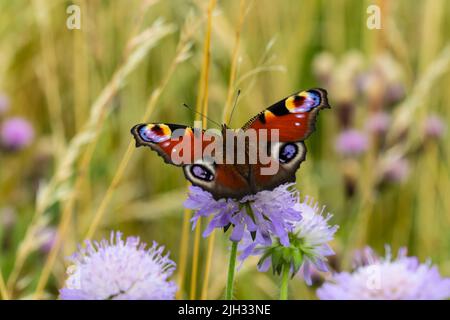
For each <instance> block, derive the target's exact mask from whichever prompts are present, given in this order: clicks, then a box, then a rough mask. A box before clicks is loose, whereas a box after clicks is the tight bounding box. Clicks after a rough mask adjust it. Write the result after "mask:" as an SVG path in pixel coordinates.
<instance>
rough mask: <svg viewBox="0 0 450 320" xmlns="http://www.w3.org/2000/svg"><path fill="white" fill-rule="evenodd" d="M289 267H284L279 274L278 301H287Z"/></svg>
mask: <svg viewBox="0 0 450 320" xmlns="http://www.w3.org/2000/svg"><path fill="white" fill-rule="evenodd" d="M288 284H289V267H288V266H286V265H284V266H283V271H282V273H281V286H280V300H287V299H288Z"/></svg>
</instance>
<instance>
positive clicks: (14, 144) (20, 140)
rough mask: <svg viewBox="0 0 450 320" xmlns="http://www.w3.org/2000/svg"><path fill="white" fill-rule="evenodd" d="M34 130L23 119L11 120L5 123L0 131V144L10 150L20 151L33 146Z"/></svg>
mask: <svg viewBox="0 0 450 320" xmlns="http://www.w3.org/2000/svg"><path fill="white" fill-rule="evenodd" d="M33 138H34V130H33V127H32V126H31V124H30V123H29V122H28V121H27V120H25V119H23V118H18V117H16V118H10V119H7V120H5V121H4V122H3V124H2V126H1V131H0V144H1V145H2V146H3V147H5V148H7V149H10V150H20V149H23V148H24V147H26V146H28V145H29V144H31V142H32V141H33Z"/></svg>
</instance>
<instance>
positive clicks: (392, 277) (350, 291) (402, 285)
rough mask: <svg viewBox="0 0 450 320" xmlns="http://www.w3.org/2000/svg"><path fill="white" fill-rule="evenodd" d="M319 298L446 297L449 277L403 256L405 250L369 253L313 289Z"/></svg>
mask: <svg viewBox="0 0 450 320" xmlns="http://www.w3.org/2000/svg"><path fill="white" fill-rule="evenodd" d="M317 296H318V297H319V299H322V300H441V299H448V298H450V278H443V277H441V275H440V274H439V270H438V269H437V267H436V266H432V265H431V263H430V262H429V261H428V262H426V263H423V264H421V263H420V262H419V260H418V259H417V258H416V257H407V256H406V249H405V248H402V249H400V250H399V253H398V256H397V259H395V260H394V259H392V257H391V255H390V249H389V248H388V249H387V254H386V257H384V258H378V257H376V256H373V257H372V258H369V259H366V261H365V262H364V263H363V264H362V265H361V266H359V267H358V268H357V269H356V270H355V271H353V272H352V273H348V272H342V273H338V274H335V275H334V277H333V279H332V280H331V281H329V282H326V283H325V284H324V285H323V286H322V287H320V288H319V289H318V290H317Z"/></svg>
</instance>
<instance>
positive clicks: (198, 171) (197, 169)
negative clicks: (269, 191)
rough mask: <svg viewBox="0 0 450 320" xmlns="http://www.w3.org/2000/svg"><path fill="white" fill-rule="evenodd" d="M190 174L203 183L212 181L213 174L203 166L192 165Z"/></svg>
mask: <svg viewBox="0 0 450 320" xmlns="http://www.w3.org/2000/svg"><path fill="white" fill-rule="evenodd" d="M191 174H192V175H193V176H194V177H196V178H197V179H200V180H203V181H212V180H213V179H214V174H213V173H212V172H211V171H210V170H209V169H207V168H206V167H205V166H202V165H199V164H194V165H193V166H192V167H191Z"/></svg>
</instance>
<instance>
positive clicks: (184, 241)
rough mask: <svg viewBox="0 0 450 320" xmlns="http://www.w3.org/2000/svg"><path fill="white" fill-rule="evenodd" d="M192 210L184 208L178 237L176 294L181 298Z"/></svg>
mask: <svg viewBox="0 0 450 320" xmlns="http://www.w3.org/2000/svg"><path fill="white" fill-rule="evenodd" d="M191 215H192V212H191V210H189V209H184V215H183V225H182V227H181V238H180V262H179V264H178V265H179V268H178V291H177V294H176V297H177V299H182V298H183V288H184V278H185V274H186V266H187V257H188V251H189V250H188V249H189V235H190V232H189V229H190V228H189V226H190V219H191Z"/></svg>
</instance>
